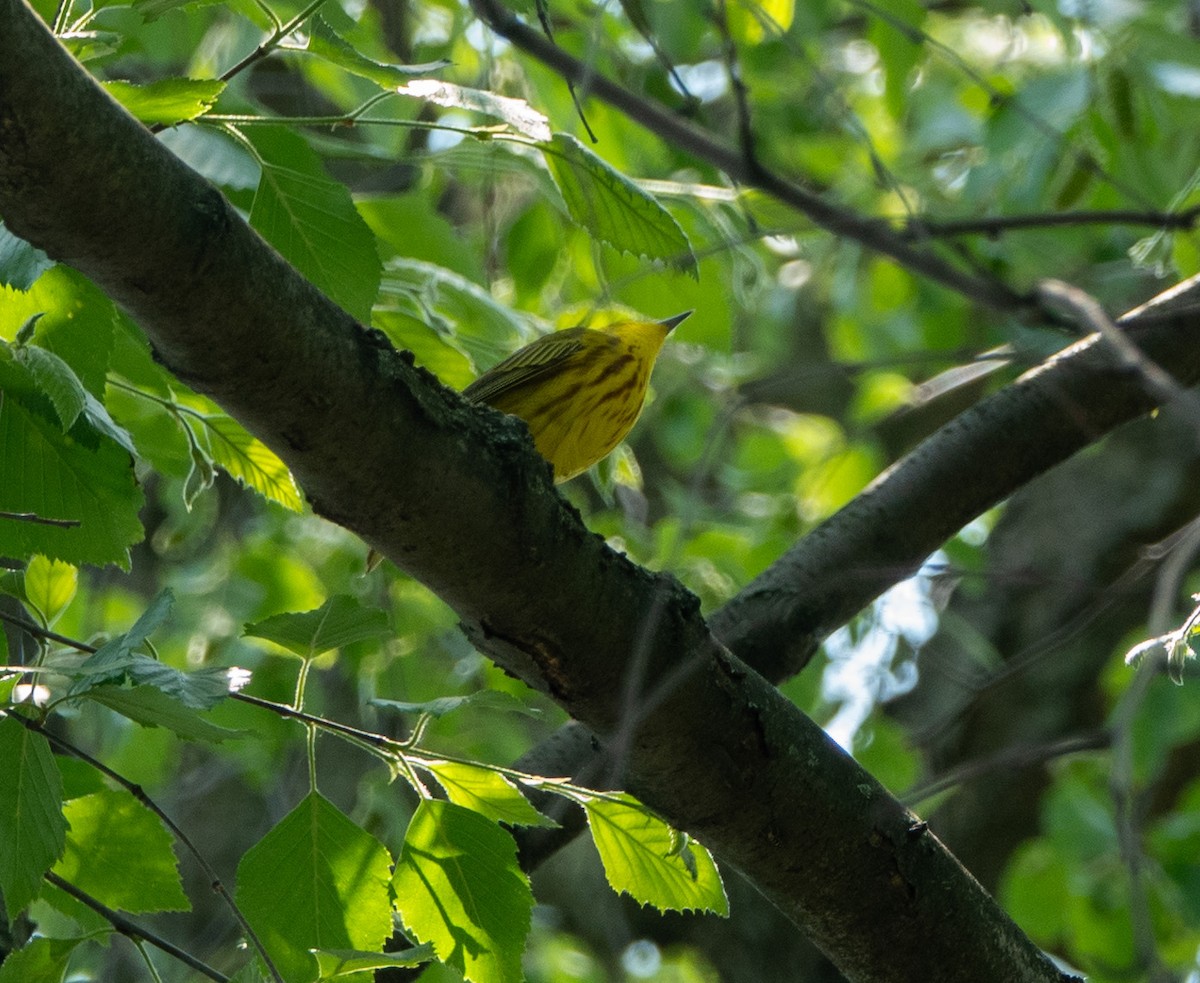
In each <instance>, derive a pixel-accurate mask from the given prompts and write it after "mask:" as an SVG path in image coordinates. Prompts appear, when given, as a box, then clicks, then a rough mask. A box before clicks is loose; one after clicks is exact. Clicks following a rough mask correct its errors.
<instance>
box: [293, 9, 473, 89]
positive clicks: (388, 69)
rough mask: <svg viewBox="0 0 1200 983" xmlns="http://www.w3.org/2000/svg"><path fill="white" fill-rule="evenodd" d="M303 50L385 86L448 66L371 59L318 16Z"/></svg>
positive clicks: (439, 63) (435, 62)
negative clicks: (386, 62)
mask: <svg viewBox="0 0 1200 983" xmlns="http://www.w3.org/2000/svg"><path fill="white" fill-rule="evenodd" d="M303 50H305V51H307V52H308V53H309V54H312V55H316V56H317V57H318V58H323V59H324V60H325V61H327V62H330V63H331V64H334V65H337V66H339V67H340V68H344V69H345V70H346V71H348V72H351V73H352V74H354V75H358V76H359V77H360V78H365V79H370V80H371V81H372V82H374V83H375V84H376V85H378V86H380V87H381V88H384V89H390V88H394V87H395V86H399V85H403V84H404V83H405V82H407V81H408V80H409V79H411V78H413V77H414V76H419V75H428V74H429V73H430V72H436V71H440V70H441V69H443V68H446V67H447V66H449V65H450V62H448V61H445V60H442V61H433V62H427V63H425V64H423V65H390V64H384V63H382V62H378V61H374V60H372V59H370V58H368V57H367V56H366V55H364V54H363V53H362V52H360V51H359V50H358V49H357V48H355V47H353V46H352V45H351V44H349V43H348V42H347V41H346V40H345V39H344V38H342V37H341V35H339V34H338V33H337V32H336V31H335V30H334V29H333V28H332V27H330V26H329V25H328V24H327V23H326V22H325V20H324V19H323V18H321V17H315V18H313V21H312V33H311V34H309V36H308V38H307V39H306V41H305V43H304V49H303Z"/></svg>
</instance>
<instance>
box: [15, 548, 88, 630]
mask: <svg viewBox="0 0 1200 983" xmlns="http://www.w3.org/2000/svg"><path fill="white" fill-rule="evenodd" d="M78 583H79V570H78V569H77V568H75V567H73V566H72V565H71V564H70V563H63V562H62V561H61V560H50V559H47V558H46V557H44V556H42V555H41V554H38V555H37V556H35V557H34V558H33V559H32V560H30V561H29V564H28V566H26V567H25V599H26V600H27V601H29V603H30V604H32V605H33V606H34V607H35V608H37V610H38V612H39V613H40V614H41V615H42V617H43V618H45V619H46V624H47V625H53V624H54V622H56V621H57V620H58V619H59V616H60V615H61V614H62V613H63V611H65V610H66V609H67V605H68V604H70V603H71V601H72V599H73V598H74V597H75V589H76V586H77V585H78Z"/></svg>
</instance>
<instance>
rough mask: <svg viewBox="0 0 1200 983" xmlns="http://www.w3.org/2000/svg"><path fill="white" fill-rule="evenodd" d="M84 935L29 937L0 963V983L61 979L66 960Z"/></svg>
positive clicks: (51, 982)
mask: <svg viewBox="0 0 1200 983" xmlns="http://www.w3.org/2000/svg"><path fill="white" fill-rule="evenodd" d="M83 941H85V940H84V939H48V938H45V937H42V936H38V937H36V938H33V939H30V940H29V942H28V943H27V944H26V945H25V946H23V947H22V948H20V949H16V950H14V951H13V952H11V953H9V955H8V958H7V959H5V960H4V963H3V965H0V983H62V979H63V977H64V976H66V974H67V963H68V962H70V959H71V954H72V953H73V952H74V951H75V948H76V947H77V946H78V945H79V944H80V943H81V942H83Z"/></svg>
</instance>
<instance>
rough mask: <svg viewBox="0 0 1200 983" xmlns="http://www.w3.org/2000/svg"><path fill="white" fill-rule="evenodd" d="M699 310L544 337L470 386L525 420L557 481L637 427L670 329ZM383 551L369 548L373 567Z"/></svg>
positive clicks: (473, 396)
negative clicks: (552, 469) (378, 551)
mask: <svg viewBox="0 0 1200 983" xmlns="http://www.w3.org/2000/svg"><path fill="white" fill-rule="evenodd" d="M691 313H692V312H691V311H684V313H682V314H676V315H675V316H674V317H669V318H667V319H666V320H665V321H618V322H617V323H615V324H609V325H607V326H606V327H603V328H567V329H566V330H564V331H555V332H554V333H553V334H548V335H543V336H542V337H541V338H538V339H537V340H536V341H533V342H530V343H529V344H528V345H526V346H525V347H524V348H521V349H518V350H517V351H516V352H514V353H513V354H512V355H510V356H509V357H508V358H506V359H505V360H504V361H503V362H501V363H500V364H499V365H497V366H495V367H494V368H491V369H488V371H487V372H485V373H483V375H481V376H480V377H479V378H478V379H476V380H475V381H474V382H472V383H471V384H470V385H469V386H467V388H466V389H464V390H463V396H464V397H465V398H467V399H469V400H470V401H471V402H473V403H486V404H487V405H488V406H492V407H495V408H496V409H498V410H500V411H501V412H502V413H511V414H512V415H513V416H518V417H520V418H521V419H522V420H524V421H525V424H526V425H527V426H528V427H529V432H530V433H531V434H532V435H533V443H534V446H536V447H537V449H538V453H540V454H541V455H542V457H544V458H545V459H546V460H547V461H549V462H550V464H551V465H552V466H553V468H554V480H555V482H562V481H566V480H567V479H568V478H574V477H575V475H577V474H579V473H580V472H582V471H586V470H587V469H588V468H590V467H591V466H592V465H593V464H595V463H596V462H597V461H599V460H600V459H601V458H602V457H605V456H606V455H607V454H608V453H609V452H610V451H611V450H612V449H613V448H614V447H616V446H617V444H619V443H620V442H621V441H622V440H624V439H625V435H626V434H628V433H629V431H630V430H632V429H633V425H634V423H636V422H637V418H638V416H640V415H641V412H642V404H643V403H644V402H645V401H646V386H647V385H649V383H650V371H651V370H652V369H653V368H654V360H655V359H657V358H658V353H659V351H661V350H662V346H663V342H664V341H666V340H667V335H669V334H670V333H671V331H672V330H674V328H675V327H676V325H678V324H679V323H680V322H681V321H683V320H684V318H686V317H688V316H689V315H690V314H691ZM382 559H383V557H382V556H381V555H380V554H379V553H377V552H375V550H371V551H370V553H368V554H367V572H368V573H370V572H371V571H372V570H374V569H375V568H376V567H377V566H378V565H379V561H380V560H382Z"/></svg>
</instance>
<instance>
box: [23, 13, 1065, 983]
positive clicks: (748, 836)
mask: <svg viewBox="0 0 1200 983" xmlns="http://www.w3.org/2000/svg"><path fill="white" fill-rule="evenodd" d="M0 136H2V140H0V214H2V215H3V217H4V219H5V221H6V222H7V223H8V225H9V227H10V228H11V229H12V230H13V231H14V232H15V233H17V234H18V235H22V236H24V237H25V238H27V239H29V240H31V241H32V242H34V243H35V244H36V245H39V246H40V247H42V248H43V249H45V250H46V251H47V252H48V253H49V254H50V255H51V256H53V257H55V258H58V259H61V260H64V261H68V262H70V263H72V264H73V265H74V266H76V267H78V268H79V269H81V270H82V271H83V272H85V273H86V274H88V275H89V276H90V277H91V278H92V279H93V280H95V281H96V282H97V283H98V284H99V285H100V286H101V287H102V288H103V289H104V290H106V291H107V292H108V293H109V294H110V296H112V297H114V298H115V299H116V300H117V301H118V302H119V303H121V304H122V305H123V306H124V307H125V309H126V310H128V311H129V312H130V313H131V315H132V316H133V317H134V318H135V319H136V320H137V321H138V323H139V324H140V325H141V326H142V327H143V329H144V330H145V331H146V333H147V334H148V336H149V337H150V339H151V340H152V342H153V344H154V346H155V349H156V351H157V353H158V355H159V357H160V358H161V359H162V360H163V362H164V363H165V364H166V365H167V366H168V367H169V368H171V369H172V371H174V372H176V373H177V374H178V375H180V377H181V378H184V379H186V380H187V381H189V382H190V383H191V384H192V385H194V386H195V387H197V388H198V389H200V390H201V391H202V392H205V393H207V394H208V395H210V396H212V397H213V398H214V399H216V400H217V401H218V402H219V403H221V404H222V405H223V406H224V407H225V408H226V409H227V410H228V411H229V412H230V413H231V414H233V415H234V416H236V417H237V418H238V419H239V420H241V421H242V422H243V423H244V424H245V425H246V426H247V427H248V428H249V429H250V430H251V431H252V432H254V433H255V434H256V435H258V436H259V437H260V438H261V439H263V440H264V441H265V442H266V443H267V444H268V445H269V446H271V447H272V448H274V449H275V450H276V451H277V452H278V453H279V454H280V455H281V456H282V457H283V459H284V460H285V462H286V463H287V464H288V466H289V467H290V468H291V469H292V471H293V473H294V474H295V475H296V477H297V479H298V480H299V482H300V483H301V485H302V487H304V489H305V491H306V492H307V494H308V495H309V497H310V499H311V500H312V502H313V504H314V508H315V509H316V510H317V511H318V512H319V513H321V514H323V515H325V516H327V517H329V518H331V519H333V520H334V521H337V522H340V523H342V524H344V525H346V526H347V527H349V528H351V529H354V530H355V531H357V532H359V533H360V534H361V535H363V536H364V538H366V539H367V540H368V542H370V543H371V544H372V545H373V546H375V547H376V548H378V549H379V550H380V551H381V552H383V553H384V554H385V555H387V556H389V557H390V558H392V559H393V560H395V561H396V562H398V563H399V565H400V566H401V567H402V568H404V569H406V570H408V571H409V572H410V573H412V574H413V575H414V576H416V577H418V578H419V579H421V580H422V581H423V582H425V583H426V584H428V585H429V586H430V587H431V588H432V589H434V590H435V591H436V592H437V593H438V594H439V595H440V596H441V597H442V598H443V599H445V600H446V601H447V602H448V603H450V604H451V605H452V606H453V607H454V608H455V610H456V611H457V612H458V614H459V615H460V617H461V618H462V620H463V624H464V627H465V629H466V630H467V631H468V633H469V634H470V636H471V637H472V638H473V639H474V640H475V641H476V643H477V644H478V645H479V646H480V647H481V648H482V649H484V650H485V651H487V652H488V653H489V654H490V655H492V657H493V658H495V659H496V661H497V662H499V663H500V664H501V665H503V666H504V667H505V668H506V669H508V670H509V671H511V672H513V673H514V674H516V675H518V676H520V677H521V678H523V679H524V680H525V681H526V682H528V683H529V684H530V685H533V686H536V687H538V688H541V689H543V690H546V691H548V692H550V693H551V694H552V695H553V696H554V697H555V698H556V699H557V700H558V702H559V703H560V704H562V705H563V706H564V707H565V708H567V709H568V711H569V712H571V713H572V714H573V715H574V716H576V717H577V718H578V719H580V720H582V721H583V722H585V723H586V724H587V725H588V726H589V727H591V728H593V729H594V730H595V731H596V732H597V733H600V734H602V735H611V734H613V733H614V732H616V731H617V730H618V729H619V728H621V727H622V726H623V724H624V723H625V722H626V720H627V719H628V718H629V716H630V714H629V708H628V707H627V706H626V705H625V704H624V702H623V701H622V699H621V695H622V693H623V691H624V686H623V680H624V677H625V675H626V672H627V669H628V667H629V665H630V664H631V662H632V661H633V659H634V657H635V655H636V656H637V657H638V659H639V661H640V663H641V664H642V665H644V666H645V677H644V678H645V679H646V680H647V686H648V687H654V699H652V700H649V701H647V702H645V703H644V704H643V705H641V706H639V707H638V708H637V713H636V714H635V716H636V718H637V719H636V726H635V727H634V728H633V729H632V731H631V733H630V734H629V735H628V736H629V739H628V743H627V747H628V761H627V771H626V775H627V783H628V785H629V787H630V788H631V789H632V790H633V791H635V792H636V793H638V794H639V795H640V796H641V797H642V798H643V799H645V800H646V801H647V802H648V803H649V804H650V805H652V806H653V807H655V808H656V809H658V810H659V811H660V812H662V813H663V815H665V816H667V817H668V818H669V819H671V820H672V821H673V822H674V823H675V824H677V825H678V826H679V827H680V828H682V829H685V830H687V831H689V832H691V833H694V834H695V835H697V836H698V837H699V838H700V839H701V841H702V842H704V843H706V844H707V845H709V846H711V847H712V848H713V849H714V850H715V851H716V852H717V853H718V854H719V855H721V856H722V857H723V858H724V859H725V860H726V861H727V862H730V863H732V864H734V865H735V866H737V867H739V868H740V869H741V870H742V871H744V872H745V873H746V874H747V875H748V876H749V877H751V878H752V879H753V880H754V882H755V883H756V884H757V886H758V887H759V889H760V890H762V891H763V893H764V894H766V895H767V896H768V897H769V898H771V899H772V901H774V903H775V904H777V905H778V906H779V907H780V908H781V910H783V911H784V912H785V913H786V914H787V915H788V916H789V917H790V918H792V919H793V920H794V921H795V922H796V923H797V924H798V925H800V926H802V927H803V928H804V929H805V930H806V931H807V932H808V934H809V935H810V936H811V937H812V938H813V939H814V941H816V943H817V944H818V945H819V946H820V947H821V948H822V949H823V950H824V951H825V952H826V953H827V954H828V955H829V956H830V958H831V959H832V960H833V961H834V962H835V963H836V964H837V965H838V966H839V967H840V968H841V969H842V970H843V972H845V973H846V974H847V975H848V976H850V977H851V978H855V979H862V980H881V981H883V980H897V981H899V980H911V979H922V980H930V981H937V980H963V979H971V980H977V981H988V980H997V981H1000V980H1003V981H1008V980H1013V979H1021V980H1059V979H1062V976H1061V974H1060V973H1059V972H1058V971H1057V970H1055V969H1054V968H1053V967H1051V966H1050V964H1049V963H1048V962H1047V961H1046V960H1045V959H1044V957H1043V956H1042V955H1041V953H1040V952H1038V950H1037V949H1036V947H1034V946H1033V945H1032V944H1031V943H1030V942H1029V940H1028V939H1026V938H1025V937H1024V936H1023V935H1022V934H1021V933H1020V932H1019V931H1018V930H1017V929H1016V927H1015V926H1014V925H1013V924H1012V923H1011V921H1010V920H1009V919H1008V918H1007V917H1006V916H1005V915H1004V914H1003V912H1001V911H1000V910H999V909H998V908H997V907H996V906H995V904H994V902H993V901H992V900H991V899H990V898H989V897H988V896H987V895H986V893H985V892H983V891H982V889H981V888H980V887H979V885H978V884H977V883H976V882H975V881H974V880H973V879H972V878H971V877H970V876H969V875H968V874H967V873H966V872H965V871H964V870H963V869H962V868H961V867H960V866H959V865H958V864H957V862H956V861H955V860H954V858H953V857H952V856H950V855H949V854H948V853H947V852H946V851H945V849H944V848H943V847H942V846H941V844H940V843H939V842H938V841H937V839H936V837H934V836H933V835H932V834H931V833H930V832H929V831H928V830H926V829H924V828H923V826H921V825H920V824H917V823H916V822H915V820H914V817H913V816H912V815H911V814H910V813H908V812H907V811H906V810H905V809H904V808H903V807H902V806H900V805H899V803H897V802H896V801H895V800H894V799H893V798H891V796H889V795H888V794H887V793H886V792H885V791H884V790H883V789H882V788H881V787H880V786H879V785H878V783H876V782H875V781H874V779H872V778H871V777H870V776H869V775H867V774H866V773H865V772H863V771H862V770H861V769H860V768H859V767H858V766H857V765H856V764H855V763H854V762H853V761H852V760H851V759H850V758H848V757H847V756H846V755H845V754H843V753H842V752H841V751H840V749H838V748H837V747H836V746H835V745H834V744H833V743H832V742H831V741H829V739H828V738H827V737H826V736H825V735H824V734H823V733H822V732H821V731H820V729H819V728H817V727H816V726H815V725H814V724H813V723H812V722H811V721H809V720H808V719H807V718H806V717H804V716H803V715H802V714H801V713H800V712H799V711H798V710H797V709H796V708H795V707H794V706H793V705H791V704H790V703H788V702H787V701H786V700H784V699H783V698H782V697H781V696H780V694H779V693H778V692H777V691H776V690H775V689H774V688H773V687H771V686H770V685H769V684H768V683H766V682H765V681H764V680H763V679H762V678H761V677H760V676H758V675H757V674H755V673H754V672H753V671H752V670H749V669H748V668H747V667H746V666H745V665H743V664H742V663H740V662H739V661H738V660H736V659H735V658H733V657H731V656H730V655H729V654H728V653H727V652H726V651H725V650H724V648H723V647H722V646H721V645H720V644H719V643H718V642H717V641H716V640H715V639H714V638H713V637H712V636H711V635H710V634H709V632H708V629H707V626H706V625H705V624H704V621H703V619H701V617H700V616H699V613H698V610H697V604H696V601H695V599H694V598H693V597H692V596H691V595H689V594H687V593H686V592H685V591H683V590H682V589H681V588H680V587H679V586H678V585H677V584H676V583H675V582H674V581H673V580H671V579H670V578H669V577H666V576H654V575H652V574H649V573H648V572H646V571H644V570H642V569H640V568H638V567H636V566H634V565H633V564H632V563H630V562H629V561H628V560H627V559H625V558H624V557H621V556H619V555H617V554H615V553H613V552H612V551H611V550H609V549H608V548H607V547H606V546H605V545H604V543H603V541H602V539H601V538H600V537H598V536H595V535H593V534H591V533H589V532H588V531H587V530H586V529H585V528H584V527H583V525H582V524H581V523H580V521H579V517H578V515H576V514H575V513H574V512H573V511H572V510H571V509H570V508H569V507H568V506H567V505H566V504H565V503H564V502H563V500H562V499H561V498H559V497H558V496H557V495H556V494H555V492H554V490H553V487H552V485H551V483H550V478H549V469H548V467H547V465H546V464H545V462H543V461H541V460H540V459H538V458H537V457H536V455H535V454H534V453H533V451H532V449H531V446H530V443H529V440H528V438H527V435H525V433H524V430H523V428H522V427H520V426H519V425H518V424H516V423H515V422H513V421H511V420H507V421H506V420H504V419H502V418H500V417H499V416H498V415H496V414H494V413H491V412H490V411H487V410H484V409H474V408H471V407H469V406H467V405H466V404H465V403H464V402H463V401H462V400H460V399H459V398H458V397H456V396H455V395H454V394H452V393H450V392H449V391H447V390H445V389H442V388H441V387H439V386H438V385H437V384H436V382H435V381H434V380H433V379H431V378H430V377H429V376H428V375H427V374H426V373H423V372H420V371H418V370H415V369H414V368H413V367H412V365H411V364H410V362H408V361H406V360H405V359H404V358H402V357H401V356H399V355H397V354H396V353H395V352H394V351H393V350H392V349H391V348H390V347H389V346H387V344H386V343H385V342H383V341H382V340H381V339H380V338H378V337H377V336H376V335H374V334H372V333H370V332H367V331H364V330H362V329H361V328H360V327H359V326H358V325H356V324H355V323H354V322H353V321H352V320H351V319H350V318H349V317H348V316H347V315H346V314H345V313H344V312H342V311H340V310H339V309H337V308H336V307H334V306H333V305H332V304H331V303H330V302H328V301H327V300H326V299H325V298H324V297H323V296H322V295H321V294H320V293H318V292H317V291H316V290H315V289H314V288H312V287H311V286H310V285H309V284H308V283H307V282H306V281H304V280H303V279H301V278H300V277H299V275H298V274H296V273H295V272H294V271H293V270H292V269H291V268H290V267H288V266H287V264H286V263H284V262H283V261H282V260H281V259H280V258H279V257H278V256H277V255H276V254H274V253H273V252H272V251H271V250H270V249H269V248H268V247H266V245H265V244H264V243H263V242H262V241H261V240H260V239H259V238H258V237H257V236H256V235H255V234H254V233H252V232H251V231H250V230H249V229H248V228H247V227H246V226H245V224H244V223H243V222H242V221H241V220H240V218H239V217H238V216H237V215H236V214H235V213H234V212H233V210H232V209H231V207H230V206H229V205H228V203H227V202H225V200H224V199H223V198H222V197H221V196H220V195H219V194H218V193H217V192H216V191H215V190H214V189H212V188H211V187H210V186H209V185H207V184H206V183H205V182H204V181H203V180H202V179H200V178H199V177H198V176H196V175H195V174H193V173H192V172H191V171H189V170H188V169H187V168H186V167H185V166H184V165H182V164H181V163H180V162H179V161H178V160H176V159H175V158H174V157H172V156H171V155H170V154H169V153H168V152H167V151H166V150H165V149H164V148H163V147H161V145H159V144H158V143H157V142H156V141H155V140H154V139H153V138H152V137H151V136H150V134H148V133H147V132H146V131H145V130H144V129H143V128H141V127H140V126H138V125H137V124H136V123H135V122H134V121H133V120H132V119H131V118H130V117H128V116H127V115H126V114H125V113H124V112H123V111H122V110H121V109H120V108H119V107H118V106H116V105H115V103H113V102H112V101H111V100H110V99H109V98H108V97H107V96H106V95H105V94H104V93H103V92H102V91H101V90H100V89H99V88H98V87H97V86H96V85H95V84H94V83H93V82H92V81H91V80H90V79H89V78H88V77H87V76H86V74H85V73H83V72H82V71H80V70H79V68H78V66H76V65H75V64H74V63H73V62H72V61H71V60H70V58H69V56H68V55H67V53H66V52H65V51H64V50H63V49H62V48H61V47H60V46H58V44H57V43H56V42H55V41H54V40H53V39H52V38H51V37H50V35H49V34H48V32H47V31H46V30H45V28H44V26H43V25H42V23H41V22H40V21H39V20H38V19H37V17H36V15H35V14H34V13H33V12H32V11H31V10H30V9H29V8H28V7H27V6H26V5H25V4H23V3H21V2H20V0H0ZM581 599H583V600H585V601H586V603H583V604H581ZM664 679H671V680H672V684H671V685H670V686H668V687H665V688H662V687H658V686H657V685H656V684H657V683H658V682H659V681H661V680H664Z"/></svg>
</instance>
